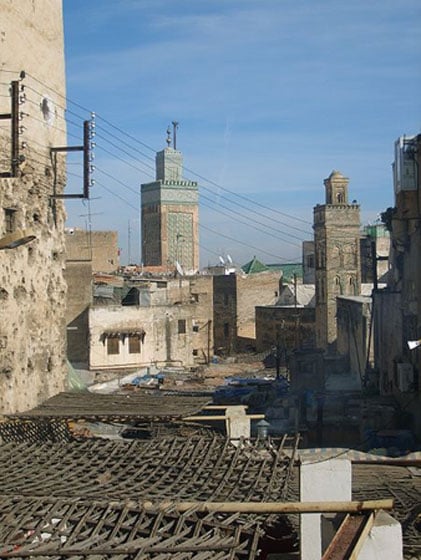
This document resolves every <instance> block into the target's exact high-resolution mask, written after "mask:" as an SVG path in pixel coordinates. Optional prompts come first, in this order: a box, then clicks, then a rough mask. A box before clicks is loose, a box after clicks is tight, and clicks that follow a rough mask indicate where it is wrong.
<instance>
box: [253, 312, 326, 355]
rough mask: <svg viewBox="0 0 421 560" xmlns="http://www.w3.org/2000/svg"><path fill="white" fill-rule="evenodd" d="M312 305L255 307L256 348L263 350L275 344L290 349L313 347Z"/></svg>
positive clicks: (313, 320)
mask: <svg viewBox="0 0 421 560" xmlns="http://www.w3.org/2000/svg"><path fill="white" fill-rule="evenodd" d="M315 342H316V340H315V309H314V307H296V308H294V307H282V306H279V305H267V306H264V307H263V306H262V307H260V306H258V307H256V350H257V351H258V352H264V351H265V350H270V349H271V348H272V347H274V346H279V347H280V348H281V349H282V350H283V351H286V352H291V351H293V350H298V349H303V348H314V346H315Z"/></svg>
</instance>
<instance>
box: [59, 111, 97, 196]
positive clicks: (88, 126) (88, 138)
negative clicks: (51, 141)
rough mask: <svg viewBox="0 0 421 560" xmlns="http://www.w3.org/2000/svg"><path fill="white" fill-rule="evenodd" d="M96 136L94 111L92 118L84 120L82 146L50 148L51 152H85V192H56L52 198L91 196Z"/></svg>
mask: <svg viewBox="0 0 421 560" xmlns="http://www.w3.org/2000/svg"><path fill="white" fill-rule="evenodd" d="M94 136H95V113H92V117H91V120H89V121H83V145H82V146H58V147H56V148H50V153H51V154H56V153H57V152H83V192H82V193H80V194H54V195H52V198H89V188H90V187H92V186H93V185H94V180H93V179H92V173H93V171H94V166H93V164H92V162H93V159H94V153H93V148H94V146H95V144H94V142H92V139H93V138H94Z"/></svg>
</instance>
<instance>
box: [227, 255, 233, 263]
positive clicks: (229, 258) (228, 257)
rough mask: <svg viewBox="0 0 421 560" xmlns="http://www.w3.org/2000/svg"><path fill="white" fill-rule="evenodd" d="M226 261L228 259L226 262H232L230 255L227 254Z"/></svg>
mask: <svg viewBox="0 0 421 560" xmlns="http://www.w3.org/2000/svg"><path fill="white" fill-rule="evenodd" d="M227 261H228V262H229V263H230V264H232V258H231V255H227Z"/></svg>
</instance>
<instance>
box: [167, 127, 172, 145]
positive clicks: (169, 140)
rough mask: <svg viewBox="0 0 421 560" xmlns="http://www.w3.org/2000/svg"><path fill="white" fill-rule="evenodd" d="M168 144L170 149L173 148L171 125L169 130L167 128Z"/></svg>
mask: <svg viewBox="0 0 421 560" xmlns="http://www.w3.org/2000/svg"><path fill="white" fill-rule="evenodd" d="M167 144H168V147H170V146H171V128H170V125H168V128H167Z"/></svg>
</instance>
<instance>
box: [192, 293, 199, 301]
mask: <svg viewBox="0 0 421 560" xmlns="http://www.w3.org/2000/svg"><path fill="white" fill-rule="evenodd" d="M191 300H192V301H194V302H195V303H198V301H199V294H192V295H191Z"/></svg>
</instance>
